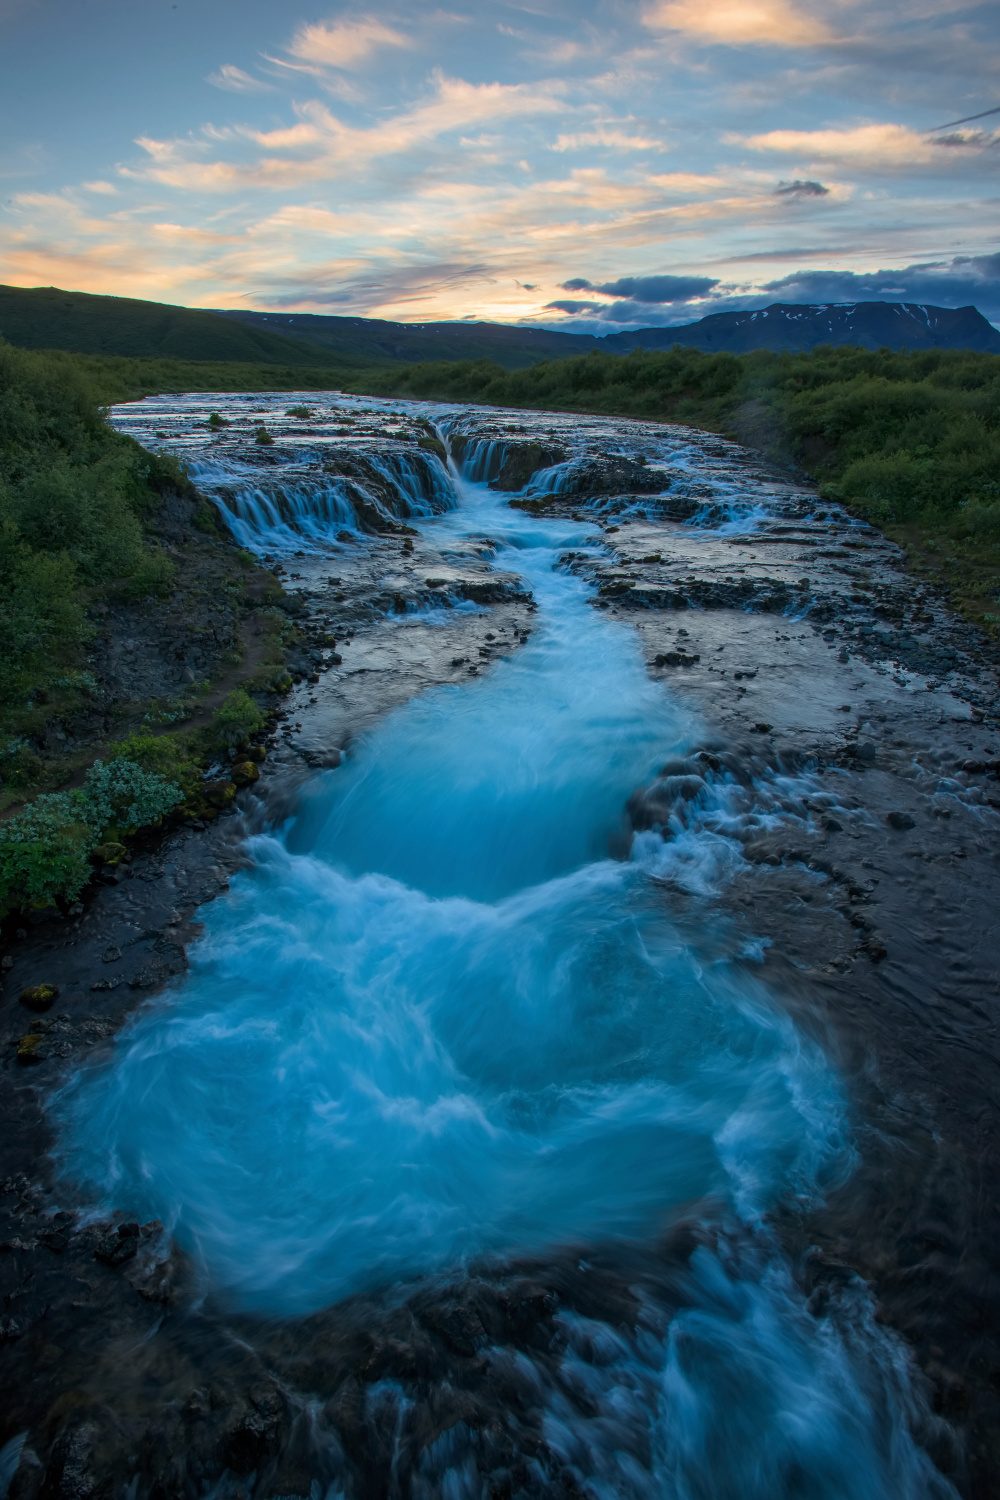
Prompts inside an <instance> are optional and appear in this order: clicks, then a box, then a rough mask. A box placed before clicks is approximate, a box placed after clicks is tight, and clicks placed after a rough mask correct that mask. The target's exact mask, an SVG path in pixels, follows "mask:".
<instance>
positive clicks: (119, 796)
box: [83, 759, 184, 832]
mask: <svg viewBox="0 0 1000 1500" xmlns="http://www.w3.org/2000/svg"><path fill="white" fill-rule="evenodd" d="M83 788H84V801H85V808H86V816H87V818H88V821H90V823H91V825H92V826H93V827H94V828H95V829H96V830H97V831H98V832H103V831H104V830H105V829H107V828H119V829H135V828H147V827H148V826H149V825H150V824H151V823H158V822H159V821H160V819H161V818H162V817H163V815H164V814H165V813H168V812H169V811H170V809H171V808H172V807H176V806H177V804H178V802H183V800H184V793H183V792H182V791H181V789H180V787H179V786H177V785H176V784H175V783H174V782H170V781H166V780H164V778H163V777H162V776H160V775H158V774H157V773H156V772H155V771H144V770H143V768H142V767H141V766H137V765H136V764H135V762H134V761H131V760H122V759H116V760H111V761H108V763H107V764H106V765H105V763H104V762H103V761H100V760H95V762H94V764H93V765H92V766H91V768H90V770H89V771H88V772H87V775H86V778H85V780H84V784H83Z"/></svg>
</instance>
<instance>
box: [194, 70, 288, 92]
mask: <svg viewBox="0 0 1000 1500" xmlns="http://www.w3.org/2000/svg"><path fill="white" fill-rule="evenodd" d="M205 82H206V83H211V84H213V85H214V86H215V88H217V89H226V90H227V91H228V92H229V93H231V94H265V93H270V91H271V88H272V85H271V84H269V83H265V82H264V80H263V79H262V78H253V77H252V76H251V75H250V74H249V73H244V71H243V69H242V68H237V67H235V66H234V64H233V63H223V64H222V67H221V68H219V69H217V71H216V72H214V73H209V75H208V77H207V78H206V79H205Z"/></svg>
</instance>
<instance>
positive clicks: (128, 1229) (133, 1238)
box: [94, 1223, 140, 1266]
mask: <svg viewBox="0 0 1000 1500" xmlns="http://www.w3.org/2000/svg"><path fill="white" fill-rule="evenodd" d="M139 1241H140V1229H139V1225H138V1224H133V1223H128V1224H119V1226H118V1228H117V1229H116V1230H114V1231H112V1233H110V1234H106V1235H105V1236H104V1238H103V1239H102V1240H100V1241H99V1243H98V1245H97V1247H96V1248H95V1250H94V1258H95V1260H99V1261H102V1262H103V1264H104V1265H106V1266H123V1265H124V1264H125V1262H126V1261H127V1260H132V1259H133V1258H134V1257H135V1255H136V1254H137V1253H138V1250H139Z"/></svg>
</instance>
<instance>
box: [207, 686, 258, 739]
mask: <svg viewBox="0 0 1000 1500" xmlns="http://www.w3.org/2000/svg"><path fill="white" fill-rule="evenodd" d="M263 725H264V714H263V713H262V712H261V710H260V709H259V708H258V707H257V705H256V703H255V702H254V701H253V699H252V698H251V697H250V694H249V693H247V692H245V691H244V689H243V688H234V689H233V691H232V692H231V693H230V694H229V696H228V698H226V699H225V701H224V702H223V703H220V705H219V707H218V708H217V709H216V710H215V713H214V714H213V715H212V722H211V725H210V728H209V733H210V736H211V738H212V740H213V741H214V743H216V744H217V745H224V746H226V748H227V749H230V750H233V749H235V748H236V746H237V745H242V744H244V743H245V742H246V741H247V740H249V739H251V738H252V737H253V736H254V735H255V734H256V733H257V732H258V731H259V730H260V729H261V728H263Z"/></svg>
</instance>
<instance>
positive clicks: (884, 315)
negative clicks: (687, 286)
mask: <svg viewBox="0 0 1000 1500" xmlns="http://www.w3.org/2000/svg"><path fill="white" fill-rule="evenodd" d="M600 343H601V347H602V348H603V349H607V350H608V351H609V352H611V353H619V354H627V353H628V351H629V350H630V349H669V348H671V347H672V346H673V345H674V344H685V345H687V346H689V347H692V348H695V349H703V350H705V351H706V352H718V351H719V350H721V349H724V350H726V352H727V353H729V354H747V353H749V352H750V350H751V349H790V350H795V351H799V350H805V349H813V348H815V346H816V345H817V344H859V345H860V346H861V347H862V348H863V349H881V348H883V347H887V348H889V349H975V350H978V351H980V352H981V353H985V354H1000V333H998V332H997V330H996V329H995V328H994V327H993V324H992V323H988V322H987V321H986V319H985V318H984V317H983V315H982V313H981V312H979V311H978V309H977V308H975V307H930V306H928V305H926V304H924V303H919V302H820V303H813V304H807V305H804V306H803V305H800V304H798V303H794V302H772V304H771V306H770V307H764V308H760V309H758V310H757V311H756V312H726V313H711V314H710V315H709V316H708V317H707V318H702V319H700V321H699V322H697V323H683V324H681V325H680V326H679V327H677V328H639V329H636V331H635V332H634V333H631V332H630V333H615V334H612V335H611V336H610V337H609V338H605V339H601V341H600Z"/></svg>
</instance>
